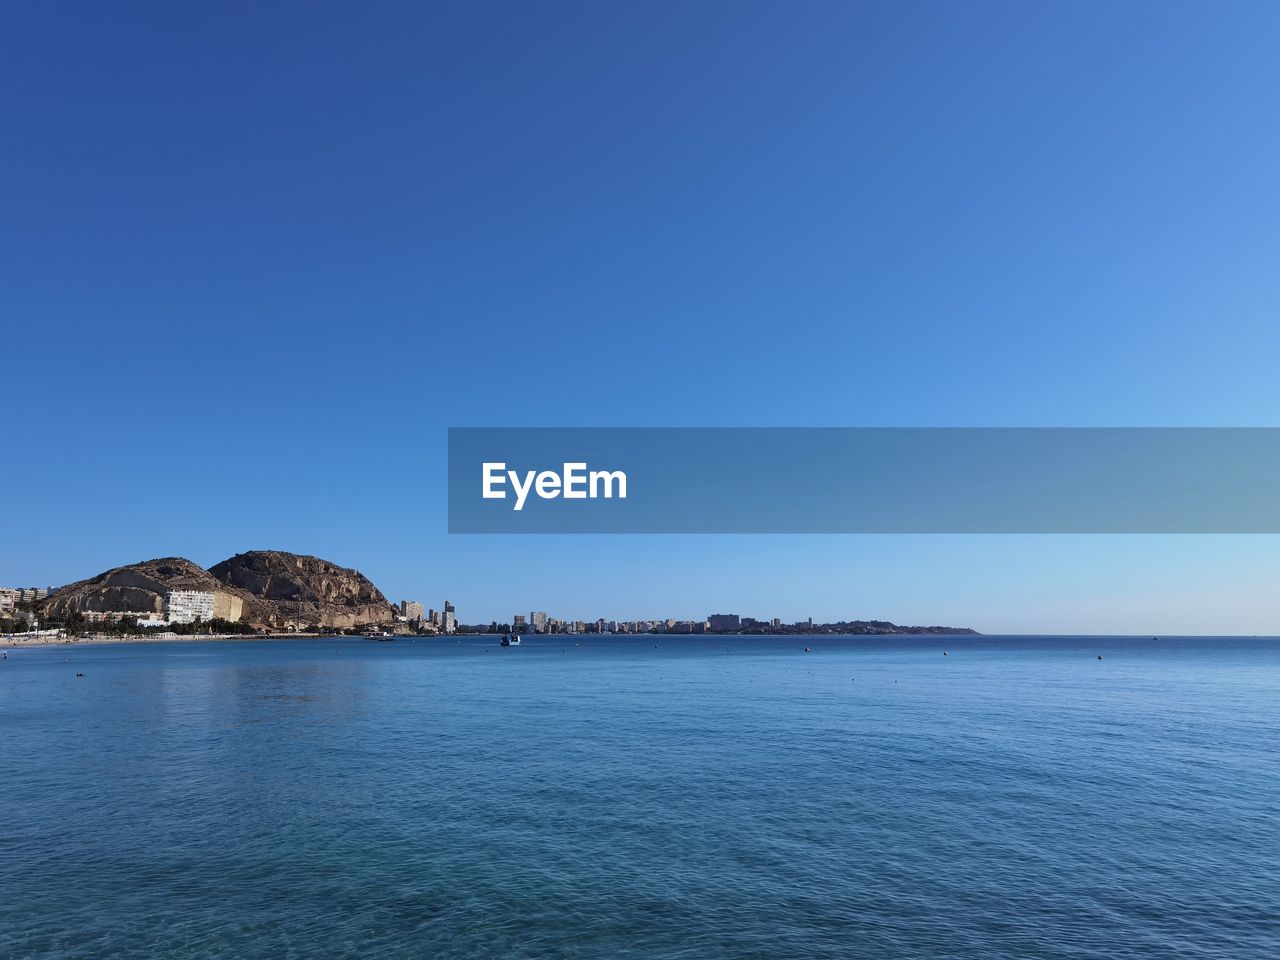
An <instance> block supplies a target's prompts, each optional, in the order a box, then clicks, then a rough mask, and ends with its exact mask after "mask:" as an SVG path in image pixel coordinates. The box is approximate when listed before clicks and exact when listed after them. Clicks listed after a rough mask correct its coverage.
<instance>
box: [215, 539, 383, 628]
mask: <svg viewBox="0 0 1280 960" xmlns="http://www.w3.org/2000/svg"><path fill="white" fill-rule="evenodd" d="M209 573H210V574H211V575H212V576H213V577H215V578H216V579H217V580H218V581H219V582H220V583H222V584H224V585H225V586H226V587H227V588H230V589H233V590H235V591H236V592H237V593H243V594H246V595H248V596H249V597H250V598H252V599H251V601H250V602H248V603H247V604H246V609H245V619H246V620H248V621H250V622H252V623H260V624H262V625H264V626H274V627H286V626H290V625H317V626H322V627H340V628H341V627H361V626H364V625H366V624H374V623H388V622H390V621H392V620H394V619H395V610H394V609H393V608H392V606H391V604H390V603H388V602H387V598H386V597H384V596H383V595H382V591H380V590H379V589H378V588H377V587H375V586H374V585H373V583H372V582H371V581H370V580H369V578H368V577H366V576H364V575H363V574H362V573H360V572H359V571H358V570H351V569H349V568H347V567H340V566H338V565H337V564H336V563H331V562H329V561H328V560H322V559H321V558H319V557H310V556H303V555H299V554H296V553H286V552H284V551H282V550H251V551H249V552H248V553H238V554H236V555H235V556H234V557H231V558H229V559H227V560H223V561H222V562H221V563H218V564H214V565H213V566H212V567H210V568H209Z"/></svg>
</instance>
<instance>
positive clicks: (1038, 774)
mask: <svg viewBox="0 0 1280 960" xmlns="http://www.w3.org/2000/svg"><path fill="white" fill-rule="evenodd" d="M655 641H656V644H655ZM806 645H808V646H811V647H812V648H813V652H812V653H809V654H805V653H804V652H803V648H804V647H805V646H806ZM944 649H945V650H948V651H949V655H948V656H943V650H944ZM1098 654H1102V655H1103V656H1104V659H1103V660H1102V661H1099V660H1097V655H1098ZM67 658H70V661H71V662H70V663H65V662H64V660H65V659H67ZM77 672H83V673H84V676H83V677H81V678H77V677H76V673H77ZM1278 707H1280V641H1276V640H1254V639H1211V638H1206V639H1179V640H1161V641H1159V642H1153V641H1151V640H1150V639H1146V640H1140V641H1139V640H1126V639H1109V638H1087V639H1086V638H1041V639H1033V638H956V637H951V638H936V637H935V638H927V639H913V638H892V639H884V640H876V639H863V638H843V639H836V638H823V639H816V638H758V639H756V638H731V639H730V638H690V639H685V640H677V639H674V638H636V639H611V638H591V639H584V640H583V641H582V642H581V645H578V644H576V643H575V641H574V640H573V639H572V638H532V639H530V640H529V641H528V645H527V646H525V647H524V648H522V649H519V650H502V649H499V648H498V647H497V646H496V645H495V643H494V642H493V640H491V639H487V638H486V639H469V640H463V641H461V642H457V641H454V640H418V641H417V642H415V643H409V642H405V641H398V642H395V643H372V642H368V641H362V640H321V641H293V642H243V643H240V642H226V643H202V644H189V643H188V644H183V643H175V644H148V645H129V646H103V647H92V648H89V647H84V648H65V647H57V648H45V649H38V650H20V651H17V652H15V653H11V654H10V659H9V660H8V661H6V662H3V663H0V957H5V958H8V957H24V958H25V957H32V958H54V957H60V958H61V957H86V958H88V957H94V958H98V957H126V958H128V957H148V958H152V957H155V958H179V957H183V958H186V957H191V958H197V957H198V958H205V957H210V958H212V957H242V958H273V960H276V958H321V957H324V958H333V957H373V958H399V957H437V958H448V957H530V958H532V957H546V958H559V957H564V958H579V957H592V958H595V957H601V958H629V957H663V958H699V960H701V958H718V957H726V958H727V957H734V958H744V957H758V958H789V957H796V958H800V957H831V958H837V957H838V958H850V957H866V958H876V960H884V958H908V957H910V958H925V957H928V958H973V960H979V958H981V960H990V958H1004V957H1008V958H1028V957H1054V958H1104V957H1105V958H1138V957H1142V958H1148V957H1169V958H1210V957H1213V958H1233V960H1252V958H1258V960H1262V958H1266V960H1274V958H1275V957H1276V956H1280V736H1277V721H1276V717H1277V708H1278Z"/></svg>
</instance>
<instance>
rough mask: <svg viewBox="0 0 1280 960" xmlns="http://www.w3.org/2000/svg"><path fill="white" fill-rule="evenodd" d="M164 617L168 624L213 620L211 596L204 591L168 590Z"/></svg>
mask: <svg viewBox="0 0 1280 960" xmlns="http://www.w3.org/2000/svg"><path fill="white" fill-rule="evenodd" d="M164 615H165V617H166V618H167V619H168V620H169V622H170V623H195V622H196V621H197V620H212V619H213V594H212V593H209V592H208V591H205V590H170V591H169V596H168V597H166V598H165V602H164Z"/></svg>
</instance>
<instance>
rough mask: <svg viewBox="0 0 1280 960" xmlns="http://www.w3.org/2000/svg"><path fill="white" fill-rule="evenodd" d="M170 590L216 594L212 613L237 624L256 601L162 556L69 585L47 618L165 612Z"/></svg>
mask: <svg viewBox="0 0 1280 960" xmlns="http://www.w3.org/2000/svg"><path fill="white" fill-rule="evenodd" d="M170 590H204V591H207V592H209V593H212V594H213V614H214V616H215V617H221V618H222V619H224V620H239V619H241V617H242V616H243V614H244V604H245V601H246V600H252V599H253V598H252V596H251V595H249V594H247V593H243V592H241V591H239V590H235V589H231V588H229V587H228V586H227V585H226V584H224V583H223V582H222V581H220V580H219V579H218V578H217V577H215V576H213V574H211V573H209V571H208V570H205V569H204V568H203V567H201V566H198V565H197V564H194V563H192V562H191V561H190V560H187V559H185V558H184V557H161V558H160V559H158V560H144V561H142V562H141V563H131V564H128V565H127V566H123V567H116V568H115V569H113V570H108V571H107V572H106V573H100V574H98V575H97V576H96V577H91V578H89V579H88V580H80V581H78V582H76V583H71V584H68V585H67V586H65V587H63V588H62V589H60V590H59V591H58V592H57V593H55V594H53V595H52V596H51V597H49V598H48V599H47V600H46V601H45V602H44V607H43V609H44V616H45V617H47V618H51V619H64V618H65V617H66V616H67V615H68V614H69V613H73V612H80V613H91V612H94V613H154V614H157V615H161V614H163V613H164V601H165V597H166V596H167V595H168V593H169V591H170Z"/></svg>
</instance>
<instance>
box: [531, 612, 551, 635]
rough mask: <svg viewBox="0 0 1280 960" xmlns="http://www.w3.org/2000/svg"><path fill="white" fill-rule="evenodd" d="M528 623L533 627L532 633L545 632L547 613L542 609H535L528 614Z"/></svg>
mask: <svg viewBox="0 0 1280 960" xmlns="http://www.w3.org/2000/svg"><path fill="white" fill-rule="evenodd" d="M529 625H530V626H531V627H533V632H534V633H546V632H547V615H546V613H545V612H543V611H539V610H535V611H533V613H531V614H529Z"/></svg>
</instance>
